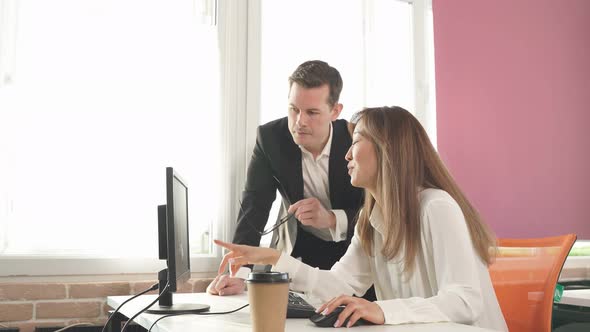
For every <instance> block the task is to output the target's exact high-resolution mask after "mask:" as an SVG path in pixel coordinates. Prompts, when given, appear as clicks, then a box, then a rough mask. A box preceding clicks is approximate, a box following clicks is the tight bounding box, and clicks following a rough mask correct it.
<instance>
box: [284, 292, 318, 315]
mask: <svg viewBox="0 0 590 332" xmlns="http://www.w3.org/2000/svg"><path fill="white" fill-rule="evenodd" d="M314 314H315V308H314V306H312V305H311V304H309V303H307V302H306V301H305V300H304V299H303V298H302V297H301V296H299V295H297V294H295V293H293V292H289V303H288V304H287V318H309V317H311V316H312V315H314Z"/></svg>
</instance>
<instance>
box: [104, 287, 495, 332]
mask: <svg viewBox="0 0 590 332" xmlns="http://www.w3.org/2000/svg"><path fill="white" fill-rule="evenodd" d="M155 297H156V295H145V296H141V297H139V298H137V299H135V300H132V301H130V302H129V303H127V304H125V305H124V306H123V308H122V309H121V310H120V312H121V313H122V314H123V315H125V316H127V317H131V316H133V315H134V314H135V313H136V312H138V311H139V310H141V309H142V308H143V307H145V306H146V305H148V304H149V303H150V302H151V301H153V300H154V299H155ZM128 298H129V296H109V297H108V298H107V304H108V305H109V306H111V307H113V308H117V307H118V306H119V305H120V304H121V303H123V301H125V300H126V299H128ZM174 303H206V304H209V305H210V306H211V310H210V311H211V312H219V311H229V310H233V309H237V308H239V307H241V306H243V305H244V304H246V303H248V297H247V295H246V294H241V295H237V296H223V297H222V296H213V295H209V294H206V293H193V294H174ZM159 317H160V315H153V314H141V315H139V316H138V317H137V318H136V319H135V322H136V323H138V324H140V325H141V326H143V327H144V328H146V329H148V328H149V327H150V326H151V325H152V324H153V322H154V321H155V320H156V319H158V318H159ZM152 331H153V332H173V331H174V332H178V331H218V332H242V331H243V332H246V331H247V332H251V331H252V325H251V323H250V310H249V307H246V308H244V309H242V310H240V311H238V312H235V313H231V314H227V315H205V316H199V315H182V316H175V317H168V318H164V319H162V320H160V321H159V322H158V323H157V324H156V326H154V328H153V329H152ZM285 331H288V332H299V331H327V330H326V329H323V328H319V327H316V326H315V325H314V324H313V323H312V322H311V321H309V319H287V326H286V328H285ZM354 331H355V332H363V331H368V332H372V331H389V332H396V331H411V332H424V331H433V332H455V331H458V332H461V331H464V332H490V331H491V330H486V329H482V328H478V327H473V326H467V325H462V324H455V323H435V324H407V325H395V326H393V325H373V326H358V327H355V328H354Z"/></svg>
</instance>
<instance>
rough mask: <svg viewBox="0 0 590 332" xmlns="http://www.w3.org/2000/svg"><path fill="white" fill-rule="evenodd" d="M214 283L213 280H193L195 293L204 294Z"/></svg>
mask: <svg viewBox="0 0 590 332" xmlns="http://www.w3.org/2000/svg"><path fill="white" fill-rule="evenodd" d="M211 281H213V278H195V279H191V282H192V283H193V292H194V293H204V292H205V291H206V290H207V286H209V284H210V283H211Z"/></svg>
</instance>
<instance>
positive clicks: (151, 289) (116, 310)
mask: <svg viewBox="0 0 590 332" xmlns="http://www.w3.org/2000/svg"><path fill="white" fill-rule="evenodd" d="M156 289H158V284H157V283H156V284H153V285H152V286H151V287H150V288H148V289H146V290H144V291H142V292H141V293H138V294H136V295H134V296H132V297H130V298H128V299H127V300H125V302H123V303H121V304H120V305H119V306H118V307H117V309H115V311H114V312H113V314H112V315H110V316H109V318H108V319H107V322H106V323H105V324H104V326H103V327H102V332H104V331H105V329H106V328H107V326H108V325H109V322H110V321H111V319H113V317H114V316H115V315H116V314H117V312H119V309H121V307H122V306H124V305H125V303H127V302H129V301H131V300H133V299H135V298H137V297H138V296H140V295H143V294H145V293H147V292H150V291H153V290H156Z"/></svg>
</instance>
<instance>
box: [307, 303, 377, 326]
mask: <svg viewBox="0 0 590 332" xmlns="http://www.w3.org/2000/svg"><path fill="white" fill-rule="evenodd" d="M344 308H345V306H343V305H341V306H339V307H336V309H334V310H332V312H331V313H329V314H327V315H325V316H324V315H322V314H315V315H313V316H311V317H309V320H310V321H312V322H313V323H314V324H315V325H316V326H318V327H334V323H336V320H338V315H340V313H341V312H342V310H344ZM348 318H350V316H348V317H347V318H346V320H345V321H344V323H342V324H340V326H344V327H346V324H348ZM359 325H373V323H371V322H369V321H366V320H364V319H362V318H361V319H359V320H357V321H356V323H354V324H353V325H352V326H359Z"/></svg>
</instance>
